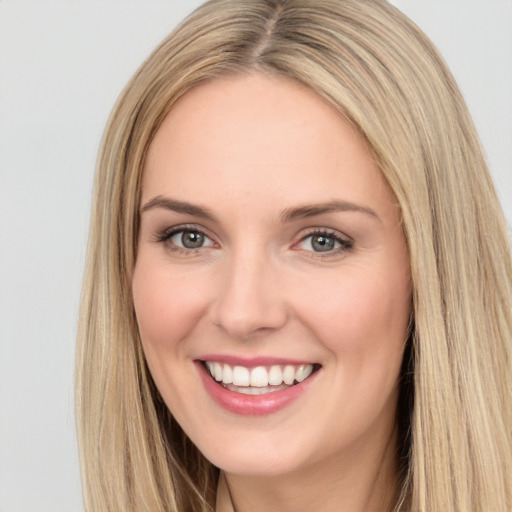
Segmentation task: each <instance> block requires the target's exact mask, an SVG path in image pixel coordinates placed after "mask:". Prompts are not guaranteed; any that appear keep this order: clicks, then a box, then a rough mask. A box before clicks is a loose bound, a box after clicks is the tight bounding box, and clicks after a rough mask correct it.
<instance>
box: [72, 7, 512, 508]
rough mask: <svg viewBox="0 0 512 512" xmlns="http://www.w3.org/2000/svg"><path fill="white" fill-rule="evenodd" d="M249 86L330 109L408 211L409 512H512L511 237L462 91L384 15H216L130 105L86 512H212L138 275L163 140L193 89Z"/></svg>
mask: <svg viewBox="0 0 512 512" xmlns="http://www.w3.org/2000/svg"><path fill="white" fill-rule="evenodd" d="M247 72H261V73H267V74H271V75H273V76H282V77H286V78H287V79H292V80H295V81H297V82H300V83H302V84H305V85H306V86H308V87H310V88H311V89H312V90H314V91H316V93H317V94H319V95H320V96H322V97H323V98H325V99H326V100H327V101H329V102H330V104H331V105H332V107H333V109H336V110H337V111H338V112H339V113H340V115H341V116H343V118H344V119H346V120H348V121H349V122H350V123H351V125H352V126H353V127H354V129H356V130H357V131H358V132H359V133H361V135H362V136H363V137H364V138H365V140H366V141H367V143H368V146H369V147H370V148H371V150H372V152H373V155H374V157H375V158H376V160H377V162H378V164H379V166H380V169H381V172H382V174H383V176H384V177H385V179H386V180H387V182H388V184H389V186H390V187H391V189H392V191H393V193H394V194H395V196H396V198H397V201H398V204H399V206H400V208H401V214H402V219H403V229H404V233H405V236H406V239H407V243H408V248H409V254H410V262H411V276H412V283H413V315H414V317H413V324H412V325H413V328H412V332H411V337H410V345H409V347H408V353H409V354H410V357H407V359H406V360H405V361H404V365H403V375H402V381H401V387H402V389H401V396H402V397H403V399H401V400H400V403H399V418H400V425H401V429H402V435H401V437H400V446H399V454H400V459H401V460H400V462H401V466H402V469H403V472H402V477H401V479H400V481H399V482H398V485H399V489H398V490H399V492H398V498H397V502H396V504H395V510H396V511H402V512H405V511H411V512H412V511H414V512H447V511H450V512H468V511H476V512H483V511H485V512H504V511H506V510H512V410H511V407H512V405H511V404H512V380H511V379H512V371H511V370H512V367H511V365H512V362H511V361H512V359H511V339H512V262H511V255H510V241H509V232H508V228H507V226H506V222H505V220H504V217H503V213H502V211H501V208H500V206H499V201H498V199H497V197H496V193H495V190H494V188H493V184H492V181H491V178H490V176H489V173H488V170H487V167H486V163H485V160H484V157H483V152H482V149H481V146H480V142H479V140H478V137H477V135H476V131H475V128H474V126H473V123H472V120H471V118H470V115H469V113H468V111H467V108H466V106H465V103H464V101H463V98H462V96H461V94H460V92H459V89H458V87H457V85H456V83H455V81H454V79H453V77H452V76H451V74H450V72H449V71H448V70H447V67H446V65H445V64H444V62H443V60H442V58H441V57H440V56H439V54H438V53H437V51H436V50H435V48H434V47H433V45H432V43H431V42H430V41H429V40H428V39H427V37H426V36H425V35H424V34H423V33H422V32H421V31H420V30H419V29H418V28H417V27H416V26H415V25H414V24H413V23H412V22H411V21H410V20H409V19H407V18H406V17H405V16H404V15H403V14H402V13H401V12H400V11H398V10H397V9H396V8H394V7H392V6H391V5H389V4H388V3H387V2H386V1H384V0H315V1H310V0H211V1H209V2H207V3H206V4H204V5H203V6H202V7H200V8H199V9H198V10H197V11H195V12H194V13H193V14H192V15H191V16H190V17H189V18H187V19H186V20H185V21H184V22H183V23H182V24H181V25H180V26H179V27H178V28H177V29H176V30H175V31H174V32H173V33H172V34H171V35H170V36H169V37H168V38H167V39H166V40H165V41H163V43H162V44H161V45H160V46H159V47H158V48H157V49H156V50H155V51H154V52H153V54H152V55H151V56H150V57H149V58H148V59H147V60H146V62H145V63H144V64H143V65H142V66H141V68H140V69H139V70H138V71H137V73H136V74H135V76H134V77H133V78H132V80H131V81H130V82H129V84H128V85H127V87H126V88H125V90H124V92H123V93H122V94H121V96H120V98H119V100H118V102H117V104H116V105H115V108H114V110H113V113H112V115H111V117H110V120H109V123H108V126H107V129H106V132H105V135H104V139H103V143H102V147H101V150H100V156H99V159H98V168H97V175H96V181H95V193H94V200H93V211H92V219H91V227H90V240H89V249H88V256H87V264H86V272H85V278H84V284H83V292H82V303H81V316H80V326H79V336H78V349H77V377H76V378H77V385H76V403H77V406H76V407H77V418H78V420H77V423H78V434H79V446H80V456H81V463H82V478H83V486H84V500H85V507H86V510H87V511H88V512H93V511H94V512H103V511H112V512H119V511H120V510H122V511H123V512H129V511H133V512H135V511H137V512H141V511H147V512H164V511H167V512H168V511H172V512H186V511H190V512H192V511H193V512H199V511H201V512H206V511H210V510H211V509H212V507H213V503H214V500H215V487H216V481H217V476H218V470H216V468H214V467H213V466H212V465H211V464H210V463H209V462H208V461H207V460H205V459H204V457H203V456H202V455H201V454H200V453H199V451H198V450H197V449H196V448H195V447H194V445H193V444H192V443H191V442H190V440H189V439H188V438H187V436H186V435H185V434H184V433H183V432H182V431H181V429H180V427H179V426H178V425H177V423H176V422H175V420H174V419H173V417H172V414H171V413H170V412H169V411H168V409H167V408H166V406H165V404H164V403H163V401H162V400H161V398H160V396H159V394H158V391H157V390H156V388H155V386H154V384H153V381H152V379H151V376H150V374H149V372H148V369H147V366H146V363H145V360H144V355H143V352H142V350H141V344H140V340H139V334H138V329H137V323H136V320H135V315H134V311H133V303H132V294H131V273H132V270H133V267H134V262H135V259H136V256H137V233H138V226H139V217H138V209H139V200H140V193H141V173H142V169H143V167H144V160H145V156H146V153H147V150H148V146H149V144H150V143H151V140H152V138H153V136H154V134H155V132H156V131H157V130H158V128H159V126H160V124H161V122H162V120H163V119H164V117H165V116H166V114H167V113H168V112H169V111H170V110H171V109H172V107H173V105H174V104H175V103H176V101H177V100H178V99H179V98H180V97H182V96H183V95H184V94H186V92H187V91H189V90H190V89H191V88H193V87H194V86H195V85H197V84H199V83H201V82H204V81H206V80H213V79H215V78H216V77H219V76H225V75H229V74H231V75H233V74H234V75H236V74H243V73H247Z"/></svg>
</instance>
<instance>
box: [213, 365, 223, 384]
mask: <svg viewBox="0 0 512 512" xmlns="http://www.w3.org/2000/svg"><path fill="white" fill-rule="evenodd" d="M213 376H214V377H215V380H216V381H217V382H220V381H221V380H222V365H221V364H220V363H213Z"/></svg>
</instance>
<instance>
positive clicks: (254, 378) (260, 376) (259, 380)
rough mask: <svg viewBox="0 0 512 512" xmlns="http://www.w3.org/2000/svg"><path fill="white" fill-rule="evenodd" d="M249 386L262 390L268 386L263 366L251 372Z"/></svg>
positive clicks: (266, 374)
mask: <svg viewBox="0 0 512 512" xmlns="http://www.w3.org/2000/svg"><path fill="white" fill-rule="evenodd" d="M251 386H254V387H257V388H263V387H265V386H268V372H267V370H266V368H264V367H263V366H257V367H256V368H253V369H252V370H251Z"/></svg>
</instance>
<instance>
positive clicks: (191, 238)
mask: <svg viewBox="0 0 512 512" xmlns="http://www.w3.org/2000/svg"><path fill="white" fill-rule="evenodd" d="M158 241H159V242H164V243H165V244H166V246H167V247H168V248H169V249H171V250H174V251H180V250H181V251H193V250H197V249H202V248H204V247H211V246H213V245H214V242H213V240H212V239H211V238H209V237H208V236H207V235H206V234H205V233H203V232H202V231H200V230H198V229H192V228H184V227H180V228H176V229H172V230H168V231H166V232H164V233H162V234H161V235H160V236H159V237H158Z"/></svg>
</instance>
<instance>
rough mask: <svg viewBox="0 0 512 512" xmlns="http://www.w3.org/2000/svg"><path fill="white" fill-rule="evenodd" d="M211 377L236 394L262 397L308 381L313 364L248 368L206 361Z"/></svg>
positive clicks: (313, 367)
mask: <svg viewBox="0 0 512 512" xmlns="http://www.w3.org/2000/svg"><path fill="white" fill-rule="evenodd" d="M205 366H206V368H207V369H208V371H209V373H210V375H211V376H212V377H213V379H215V380H216V381H217V382H218V383H220V384H221V385H222V386H223V387H224V388H226V389H229V390H230V391H233V392H235V393H242V394H246V395H262V394H266V393H272V392H276V391H280V390H282V389H286V388H288V387H290V386H293V385H295V384H298V383H300V382H303V381H304V380H306V379H307V378H308V377H309V376H310V375H311V374H312V373H313V371H314V369H315V365H313V364H299V365H292V364H287V365H277V364H275V365H272V366H256V367H254V368H248V367H246V366H240V365H230V364H227V363H221V362H215V361H205Z"/></svg>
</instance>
